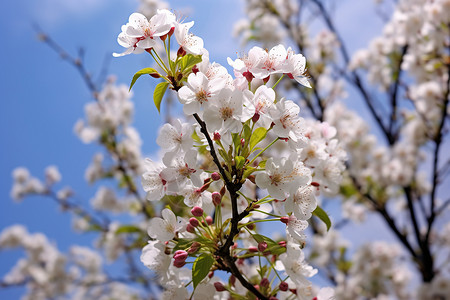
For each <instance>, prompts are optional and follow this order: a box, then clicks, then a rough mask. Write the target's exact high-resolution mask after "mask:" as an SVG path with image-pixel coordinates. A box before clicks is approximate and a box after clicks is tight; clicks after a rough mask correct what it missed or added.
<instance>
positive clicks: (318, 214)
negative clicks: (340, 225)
mask: <svg viewBox="0 0 450 300" xmlns="http://www.w3.org/2000/svg"><path fill="white" fill-rule="evenodd" d="M313 215H315V216H316V217H318V218H319V219H320V220H322V222H324V223H325V225H327V231H328V230H330V227H331V220H330V218H329V217H328V214H327V213H326V212H325V211H324V210H323V209H322V208H321V207H320V206H317V207H316V209H315V210H314V211H313Z"/></svg>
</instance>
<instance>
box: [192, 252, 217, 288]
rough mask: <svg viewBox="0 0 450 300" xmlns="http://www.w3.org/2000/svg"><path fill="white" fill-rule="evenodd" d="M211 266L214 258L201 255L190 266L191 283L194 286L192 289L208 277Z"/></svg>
mask: <svg viewBox="0 0 450 300" xmlns="http://www.w3.org/2000/svg"><path fill="white" fill-rule="evenodd" d="M213 264H214V258H213V257H212V256H211V255H209V254H206V253H203V254H202V255H200V256H199V257H197V259H196V260H195V261H194V264H193V265H192V282H193V284H194V289H195V288H196V287H197V285H198V284H199V283H200V282H201V281H202V280H203V279H204V278H205V277H206V276H207V275H208V273H209V270H210V269H211V267H212V265H213Z"/></svg>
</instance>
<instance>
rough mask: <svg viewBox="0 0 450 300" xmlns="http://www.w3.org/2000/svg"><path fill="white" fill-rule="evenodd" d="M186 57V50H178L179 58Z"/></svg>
mask: <svg viewBox="0 0 450 300" xmlns="http://www.w3.org/2000/svg"><path fill="white" fill-rule="evenodd" d="M185 55H186V50H184V49H183V47H180V48H178V51H177V56H178V57H183V56H185Z"/></svg>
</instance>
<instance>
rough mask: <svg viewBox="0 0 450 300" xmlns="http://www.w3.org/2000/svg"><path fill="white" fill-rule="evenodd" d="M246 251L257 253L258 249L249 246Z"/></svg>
mask: <svg viewBox="0 0 450 300" xmlns="http://www.w3.org/2000/svg"><path fill="white" fill-rule="evenodd" d="M248 251H249V252H258V248H256V247H255V246H250V247H248Z"/></svg>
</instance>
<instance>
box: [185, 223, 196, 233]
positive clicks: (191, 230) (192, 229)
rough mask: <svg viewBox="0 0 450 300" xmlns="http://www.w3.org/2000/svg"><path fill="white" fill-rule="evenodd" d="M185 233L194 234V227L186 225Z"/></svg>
mask: <svg viewBox="0 0 450 300" xmlns="http://www.w3.org/2000/svg"><path fill="white" fill-rule="evenodd" d="M186 231H187V232H190V233H195V227H194V226H192V225H191V224H189V223H188V224H187V225H186Z"/></svg>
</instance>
